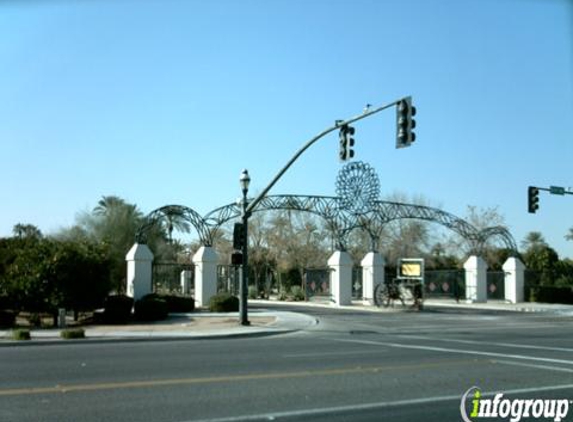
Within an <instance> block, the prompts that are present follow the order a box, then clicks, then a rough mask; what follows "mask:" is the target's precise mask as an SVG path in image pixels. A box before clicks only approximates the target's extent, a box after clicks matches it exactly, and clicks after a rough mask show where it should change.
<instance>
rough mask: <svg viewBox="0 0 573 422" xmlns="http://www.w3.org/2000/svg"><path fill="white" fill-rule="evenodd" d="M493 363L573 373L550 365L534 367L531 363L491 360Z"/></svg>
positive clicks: (570, 370) (571, 370) (567, 369)
mask: <svg viewBox="0 0 573 422" xmlns="http://www.w3.org/2000/svg"><path fill="white" fill-rule="evenodd" d="M492 362H494V363H500V364H502V365H511V366H524V367H526V368H535V369H546V370H549V371H558V372H570V373H573V369H571V368H562V367H560V366H550V365H536V364H533V363H524V362H512V361H508V360H493V361H492Z"/></svg>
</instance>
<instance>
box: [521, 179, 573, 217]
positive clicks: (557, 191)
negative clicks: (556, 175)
mask: <svg viewBox="0 0 573 422" xmlns="http://www.w3.org/2000/svg"><path fill="white" fill-rule="evenodd" d="M539 191H545V192H549V193H550V194H552V195H573V192H572V191H570V190H566V189H565V188H563V187H561V186H550V187H548V188H540V187H537V186H529V187H528V188H527V210H528V211H529V212H530V213H531V214H535V212H536V211H537V210H538V209H539Z"/></svg>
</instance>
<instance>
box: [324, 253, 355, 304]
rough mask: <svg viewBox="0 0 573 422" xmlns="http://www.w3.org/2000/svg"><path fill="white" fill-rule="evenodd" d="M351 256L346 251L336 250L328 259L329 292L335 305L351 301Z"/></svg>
mask: <svg viewBox="0 0 573 422" xmlns="http://www.w3.org/2000/svg"><path fill="white" fill-rule="evenodd" d="M352 266H353V262H352V258H351V257H350V255H349V254H348V252H343V251H336V252H334V253H333V254H332V256H331V257H330V259H329V260H328V267H329V268H330V270H331V271H330V292H331V294H332V299H333V300H334V303H335V304H337V305H339V306H340V305H350V304H351V303H352Z"/></svg>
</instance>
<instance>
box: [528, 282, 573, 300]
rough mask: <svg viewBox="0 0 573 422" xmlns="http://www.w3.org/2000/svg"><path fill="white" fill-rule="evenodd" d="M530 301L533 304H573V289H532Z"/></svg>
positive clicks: (550, 287)
mask: <svg viewBox="0 0 573 422" xmlns="http://www.w3.org/2000/svg"><path fill="white" fill-rule="evenodd" d="M529 300H530V301H531V302H542V303H565V304H573V287H553V286H536V287H532V288H531V290H530V293H529Z"/></svg>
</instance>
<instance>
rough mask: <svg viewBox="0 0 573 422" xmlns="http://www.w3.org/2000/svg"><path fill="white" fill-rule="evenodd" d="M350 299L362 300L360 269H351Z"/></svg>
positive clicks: (362, 290)
mask: <svg viewBox="0 0 573 422" xmlns="http://www.w3.org/2000/svg"><path fill="white" fill-rule="evenodd" d="M352 299H355V300H362V299H364V289H363V287H362V267H353V268H352Z"/></svg>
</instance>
